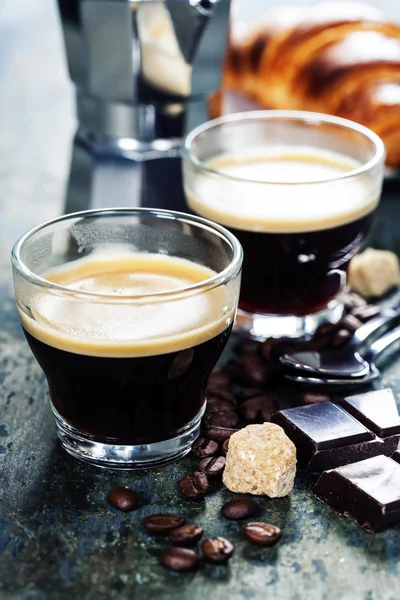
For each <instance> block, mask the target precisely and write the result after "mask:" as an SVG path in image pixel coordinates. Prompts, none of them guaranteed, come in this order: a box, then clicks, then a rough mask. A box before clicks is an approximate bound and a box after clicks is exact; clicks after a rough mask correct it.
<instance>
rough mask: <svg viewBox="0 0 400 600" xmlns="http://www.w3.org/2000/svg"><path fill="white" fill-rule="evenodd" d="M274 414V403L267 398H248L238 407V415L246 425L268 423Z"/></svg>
mask: <svg viewBox="0 0 400 600" xmlns="http://www.w3.org/2000/svg"><path fill="white" fill-rule="evenodd" d="M275 412H276V407H275V404H274V401H273V400H272V398H270V397H269V396H256V397H255V398H249V400H246V401H245V402H243V404H242V405H241V406H240V414H241V416H242V417H243V419H244V420H245V421H247V422H248V423H269V422H270V421H271V419H272V415H274V414H275Z"/></svg>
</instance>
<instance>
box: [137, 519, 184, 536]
mask: <svg viewBox="0 0 400 600" xmlns="http://www.w3.org/2000/svg"><path fill="white" fill-rule="evenodd" d="M184 522H185V519H184V518H183V517H182V515H175V514H157V515H149V516H148V517H146V518H145V519H144V521H143V527H144V529H145V531H146V532H147V533H148V534H150V535H167V534H168V533H169V532H170V531H172V530H173V529H176V528H177V527H181V526H182V525H183V524H184Z"/></svg>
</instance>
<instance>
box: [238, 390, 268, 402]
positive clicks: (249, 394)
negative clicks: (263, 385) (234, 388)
mask: <svg viewBox="0 0 400 600" xmlns="http://www.w3.org/2000/svg"><path fill="white" fill-rule="evenodd" d="M263 393H264V392H263V390H262V389H260V388H255V387H245V388H243V389H241V390H240V391H239V392H237V394H236V398H237V400H238V402H244V401H245V400H249V399H250V398H254V397H255V396H262V395H263Z"/></svg>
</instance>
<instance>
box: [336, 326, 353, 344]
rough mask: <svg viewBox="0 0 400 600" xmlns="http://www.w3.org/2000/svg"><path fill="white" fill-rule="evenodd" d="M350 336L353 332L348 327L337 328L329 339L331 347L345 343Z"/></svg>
mask: <svg viewBox="0 0 400 600" xmlns="http://www.w3.org/2000/svg"><path fill="white" fill-rule="evenodd" d="M352 336H353V334H352V333H351V331H349V330H348V329H339V330H338V331H336V333H335V334H334V336H333V338H332V340H331V346H333V348H340V347H341V346H344V345H345V344H347V342H348V341H349V340H350V338H351V337H352Z"/></svg>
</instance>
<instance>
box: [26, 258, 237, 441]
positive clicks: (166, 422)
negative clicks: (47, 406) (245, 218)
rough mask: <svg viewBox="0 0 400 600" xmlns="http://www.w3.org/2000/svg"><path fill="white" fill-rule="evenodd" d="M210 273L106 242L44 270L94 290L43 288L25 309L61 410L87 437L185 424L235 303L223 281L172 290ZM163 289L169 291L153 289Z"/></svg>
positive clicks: (113, 437) (164, 433) (136, 435)
mask: <svg viewBox="0 0 400 600" xmlns="http://www.w3.org/2000/svg"><path fill="white" fill-rule="evenodd" d="M213 274H215V273H214V272H213V271H211V270H210V269H207V268H206V267H203V266H201V265H198V264H195V263H192V262H190V261H188V260H184V259H179V258H173V257H169V256H163V255H160V256H158V255H152V254H140V253H129V252H128V251H127V252H123V253H122V254H121V251H117V252H116V253H112V252H110V251H109V250H108V251H106V252H105V253H101V254H99V253H98V252H97V253H94V255H93V257H91V256H89V257H87V258H84V259H81V260H77V261H75V262H72V263H70V264H69V265H66V266H64V267H61V268H58V269H54V270H53V271H51V272H48V273H47V274H46V278H47V279H49V280H51V281H53V282H54V283H59V284H62V285H64V286H69V287H70V288H72V289H73V290H75V291H78V290H79V291H81V292H83V294H87V293H90V294H96V296H94V297H92V296H89V297H87V296H86V297H85V296H83V297H80V298H79V300H77V299H76V298H75V299H72V300H71V299H70V298H69V297H68V296H66V297H64V296H60V295H59V294H57V295H55V294H52V293H51V292H48V291H46V290H38V292H37V295H36V296H32V298H31V299H30V308H31V313H32V316H28V315H26V313H24V312H22V311H20V316H21V321H22V325H23V327H24V331H25V335H26V338H27V340H28V343H29V346H30V348H31V350H32V352H33V354H34V355H35V357H36V359H37V361H38V362H39V364H40V366H41V367H42V369H43V371H44V373H45V375H46V378H47V381H48V384H49V390H50V398H51V402H52V405H53V408H54V410H55V411H56V412H57V413H58V414H59V415H60V417H61V419H62V420H63V421H65V422H66V424H67V425H69V426H70V427H73V428H74V429H76V430H77V431H78V432H80V434H81V435H83V436H84V437H88V438H91V439H93V440H96V441H98V442H102V443H113V444H120V445H136V444H147V443H151V442H161V441H163V440H169V439H171V438H173V437H175V436H176V435H178V434H179V433H180V432H181V431H182V430H184V429H185V427H187V426H189V425H190V423H191V421H193V419H195V418H196V417H197V416H198V415H199V413H200V411H201V409H202V407H203V405H204V401H205V387H206V384H207V380H208V377H209V375H210V373H211V371H212V369H213V368H214V366H215V364H216V362H217V361H218V359H219V357H220V355H221V353H222V351H223V349H224V347H225V344H226V342H227V339H228V337H229V334H230V330H231V328H232V323H233V318H234V306H231V307H230V308H228V305H230V304H232V303H230V302H229V301H228V298H227V293H226V289H225V287H224V286H219V287H216V288H212V289H210V290H207V291H203V292H202V293H196V294H193V293H192V294H186V295H185V296H184V297H180V298H179V299H177V298H176V296H174V297H173V298H171V293H173V292H174V290H182V289H185V290H187V288H188V287H190V286H191V285H193V284H196V283H199V282H201V281H204V280H206V279H208V278H209V277H210V276H212V275H213ZM160 293H163V294H165V293H166V294H167V299H166V300H163V299H162V298H160V297H157V298H155V297H154V294H160ZM110 296H111V298H110ZM124 296H125V298H124ZM138 296H139V297H140V299H139V300H137V297H138ZM145 296H147V298H146V297H145ZM114 297H115V300H114ZM106 299H108V301H106ZM121 300H123V302H121Z"/></svg>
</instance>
